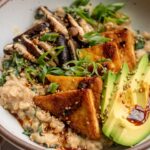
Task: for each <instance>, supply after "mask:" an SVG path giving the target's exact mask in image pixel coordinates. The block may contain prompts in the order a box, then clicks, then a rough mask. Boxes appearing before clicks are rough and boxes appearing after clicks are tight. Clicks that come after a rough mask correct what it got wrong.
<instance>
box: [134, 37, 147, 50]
mask: <svg viewBox="0 0 150 150" xmlns="http://www.w3.org/2000/svg"><path fill="white" fill-rule="evenodd" d="M144 46H145V39H144V38H143V37H142V36H140V35H138V36H137V39H136V42H135V50H138V49H142V48H144Z"/></svg>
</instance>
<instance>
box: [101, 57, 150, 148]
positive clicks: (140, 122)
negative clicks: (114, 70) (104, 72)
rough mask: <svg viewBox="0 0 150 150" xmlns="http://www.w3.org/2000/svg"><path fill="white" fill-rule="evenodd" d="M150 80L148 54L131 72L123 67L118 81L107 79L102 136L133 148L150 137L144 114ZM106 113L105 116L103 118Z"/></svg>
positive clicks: (109, 76) (147, 104)
mask: <svg viewBox="0 0 150 150" xmlns="http://www.w3.org/2000/svg"><path fill="white" fill-rule="evenodd" d="M149 78H150V66H149V60H148V56H147V55H144V56H143V57H142V59H141V60H140V62H139V63H138V65H137V68H136V69H135V71H134V73H133V72H130V71H129V69H128V65H127V64H124V65H123V67H122V70H121V72H120V73H119V74H118V75H117V79H116V77H115V75H114V74H113V75H112V74H111V75H108V76H107V78H106V82H105V83H106V88H104V90H103V97H102V106H101V107H102V116H103V117H102V118H104V120H103V126H102V130H103V133H104V135H106V136H107V137H109V138H110V139H112V140H113V141H114V142H116V143H118V144H120V145H124V146H132V145H135V144H137V143H139V142H140V141H141V140H143V139H144V138H145V137H146V136H148V135H149V134H150V116H149V113H148V112H147V110H148V111H150V106H149V100H150V99H149V89H150V81H149V80H150V79H149ZM110 82H111V84H110V86H108V85H109V83H110ZM114 82H115V84H114ZM108 88H110V89H108ZM106 110H107V111H106ZM105 111H106V112H107V115H106V114H105V115H104V112H105ZM145 113H146V114H147V115H148V117H147V118H145V116H144V115H145Z"/></svg>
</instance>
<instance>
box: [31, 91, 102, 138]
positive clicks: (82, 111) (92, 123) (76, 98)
mask: <svg viewBox="0 0 150 150" xmlns="http://www.w3.org/2000/svg"><path fill="white" fill-rule="evenodd" d="M34 102H35V104H36V105H37V106H39V107H41V108H42V109H44V110H46V111H49V112H50V113H51V114H53V115H55V116H56V117H58V118H61V119H62V120H63V121H65V122H66V123H67V124H68V125H69V126H70V127H71V128H72V129H73V130H74V131H76V132H77V133H80V134H82V135H84V136H86V137H88V138H90V139H94V140H96V139H99V138H100V127H99V121H98V118H97V115H96V109H95V105H94V96H93V92H92V90H90V89H81V90H72V91H66V92H59V93H56V94H51V95H47V96H36V97H34Z"/></svg>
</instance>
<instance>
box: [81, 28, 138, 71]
mask: <svg viewBox="0 0 150 150" xmlns="http://www.w3.org/2000/svg"><path fill="white" fill-rule="evenodd" d="M102 35H104V36H105V37H108V38H110V39H111V41H110V42H108V43H105V44H102V45H96V46H92V47H90V48H84V49H81V50H80V51H79V57H80V58H84V57H87V56H88V57H89V58H90V59H91V60H92V61H98V60H100V59H102V58H108V59H111V61H110V62H107V63H106V66H107V68H108V69H110V70H112V71H114V72H118V71H119V70H120V69H121V67H122V64H123V63H124V62H126V63H128V65H129V68H130V69H131V70H132V69H133V68H134V67H135V64H136V58H135V52H134V36H133V34H132V32H131V31H130V30H129V29H126V28H119V29H115V30H112V31H108V32H104V33H102Z"/></svg>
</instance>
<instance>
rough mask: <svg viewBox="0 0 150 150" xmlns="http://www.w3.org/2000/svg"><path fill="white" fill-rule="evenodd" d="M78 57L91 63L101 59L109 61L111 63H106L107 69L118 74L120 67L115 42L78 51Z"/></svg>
mask: <svg viewBox="0 0 150 150" xmlns="http://www.w3.org/2000/svg"><path fill="white" fill-rule="evenodd" d="M79 57H80V58H85V57H88V58H89V59H90V60H92V61H98V60H100V59H102V58H107V59H111V61H109V62H107V67H108V68H109V69H111V70H113V71H115V72H118V71H119V70H120V69H121V67H122V63H121V59H120V54H119V49H118V47H117V44H116V43H115V42H108V43H105V44H102V45H96V46H92V47H90V48H84V49H81V50H80V51H79Z"/></svg>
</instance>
